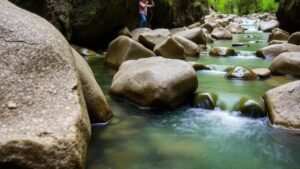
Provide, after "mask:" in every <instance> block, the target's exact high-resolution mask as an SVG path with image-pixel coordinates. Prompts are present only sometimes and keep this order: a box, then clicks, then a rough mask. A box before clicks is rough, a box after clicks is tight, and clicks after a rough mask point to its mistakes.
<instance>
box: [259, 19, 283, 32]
mask: <svg viewBox="0 0 300 169" xmlns="http://www.w3.org/2000/svg"><path fill="white" fill-rule="evenodd" d="M278 26H279V22H278V21H277V20H270V21H266V22H262V23H260V25H259V30H262V31H264V32H271V31H272V30H273V29H274V28H278Z"/></svg>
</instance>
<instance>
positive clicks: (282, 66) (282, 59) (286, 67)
mask: <svg viewBox="0 0 300 169" xmlns="http://www.w3.org/2000/svg"><path fill="white" fill-rule="evenodd" d="M270 70H271V72H272V73H274V74H281V75H294V76H300V52H286V53H282V54H280V55H279V56H278V57H276V58H275V59H274V60H273V62H272V64H271V66H270Z"/></svg>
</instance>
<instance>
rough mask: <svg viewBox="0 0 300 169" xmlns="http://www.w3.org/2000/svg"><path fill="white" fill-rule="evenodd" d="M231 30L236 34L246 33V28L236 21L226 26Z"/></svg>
mask: <svg viewBox="0 0 300 169" xmlns="http://www.w3.org/2000/svg"><path fill="white" fill-rule="evenodd" d="M225 29H227V30H228V31H229V32H231V33H234V34H242V33H244V32H245V31H244V28H243V27H242V26H241V25H240V24H238V23H235V22H231V23H230V24H229V25H227V26H226V27H225Z"/></svg>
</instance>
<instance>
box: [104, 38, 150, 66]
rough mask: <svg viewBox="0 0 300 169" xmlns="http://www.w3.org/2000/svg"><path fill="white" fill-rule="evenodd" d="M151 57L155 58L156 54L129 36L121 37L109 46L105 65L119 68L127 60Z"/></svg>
mask: <svg viewBox="0 0 300 169" xmlns="http://www.w3.org/2000/svg"><path fill="white" fill-rule="evenodd" d="M151 56H155V54H154V53H153V52H152V51H151V50H149V49H147V48H145V47H144V46H143V45H142V44H140V43H138V42H136V41H135V40H132V39H130V38H128V37H127V36H119V37H118V38H116V39H115V40H113V41H112V42H111V43H110V44H109V46H108V50H107V54H106V56H105V63H106V64H107V65H109V66H111V67H113V68H118V67H119V66H120V65H121V64H122V63H123V62H124V61H126V60H132V59H139V58H145V57H151Z"/></svg>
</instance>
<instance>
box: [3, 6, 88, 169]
mask: <svg viewBox="0 0 300 169" xmlns="http://www.w3.org/2000/svg"><path fill="white" fill-rule="evenodd" d="M0 37H1V38H0V72H1V73H0V91H1V92H0V98H1V99H0V100H1V103H0V105H1V106H0V124H1V127H0V168H14V169H19V168H27V169H31V168H38V169H49V168H76V169H83V168H85V157H86V149H87V146H88V142H89V139H90V135H91V128H90V122H89V118H88V113H87V108H86V103H85V101H84V97H83V92H82V86H81V83H80V79H79V76H78V73H77V70H76V69H77V68H76V65H75V61H74V56H73V54H72V52H71V48H70V45H69V44H68V42H67V41H66V39H65V38H64V37H63V36H62V35H61V34H60V33H59V32H58V31H57V30H56V29H55V28H54V27H53V26H52V25H51V24H50V23H48V22H47V21H45V20H44V19H42V18H40V17H38V16H37V15H34V14H32V13H30V12H27V11H24V10H22V9H20V8H18V7H16V6H14V5H12V4H11V3H9V2H8V1H1V5H0Z"/></svg>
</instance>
